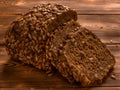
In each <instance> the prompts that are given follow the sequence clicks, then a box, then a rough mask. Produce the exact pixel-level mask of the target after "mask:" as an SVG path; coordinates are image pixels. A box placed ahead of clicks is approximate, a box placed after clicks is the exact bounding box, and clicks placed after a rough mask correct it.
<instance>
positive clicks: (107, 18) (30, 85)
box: [0, 0, 120, 90]
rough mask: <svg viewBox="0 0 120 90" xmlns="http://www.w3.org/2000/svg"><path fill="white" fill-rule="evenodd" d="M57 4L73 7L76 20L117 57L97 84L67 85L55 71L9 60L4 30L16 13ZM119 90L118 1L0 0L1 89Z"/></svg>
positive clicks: (119, 36)
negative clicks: (51, 73) (104, 76)
mask: <svg viewBox="0 0 120 90" xmlns="http://www.w3.org/2000/svg"><path fill="white" fill-rule="evenodd" d="M48 2H49V3H60V4H63V5H66V6H69V7H71V8H73V9H75V10H76V11H77V13H78V22H79V23H80V24H81V25H82V26H84V27H86V28H88V29H90V30H91V31H93V32H94V33H95V34H96V35H97V36H98V37H99V38H100V39H101V40H102V42H104V43H105V44H106V45H107V47H108V48H109V49H110V50H111V52H112V54H113V55H114V56H115V58H116V65H115V67H114V70H113V71H112V72H111V73H110V75H108V77H107V78H106V80H105V81H104V83H103V84H102V85H100V86H93V87H89V88H85V87H81V86H79V85H71V84H69V83H68V82H67V81H66V80H65V79H64V78H63V77H61V76H60V75H59V74H58V73H55V74H54V75H53V76H52V77H50V76H47V75H46V73H45V72H44V71H39V70H38V69H35V68H33V67H31V66H26V65H23V64H22V63H19V62H15V61H11V60H9V56H8V55H7V53H6V51H5V48H4V40H3V37H4V33H5V31H6V30H7V27H8V26H9V24H10V23H11V22H12V21H13V20H15V19H16V18H17V17H18V16H19V15H21V14H22V13H24V12H26V11H27V10H28V9H29V8H31V7H32V6H34V5H36V4H39V3H48ZM8 89H10V90H14V89H15V90H48V89H49V90H55V89H56V90H68V89H69V90H120V0H0V90H8Z"/></svg>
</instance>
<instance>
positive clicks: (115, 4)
mask: <svg viewBox="0 0 120 90" xmlns="http://www.w3.org/2000/svg"><path fill="white" fill-rule="evenodd" d="M39 3H59V4H63V5H66V6H69V7H71V8H73V9H76V10H77V11H78V14H118V15H119V14H120V12H119V11H120V1H119V0H109V1H105V0H104V1H103V0H59V1H58V0H49V2H48V1H47V0H14V1H11V0H10V1H8V0H2V1H1V2H0V4H1V5H0V10H1V11H0V14H2V15H6V14H19V13H21V12H25V11H26V10H27V9H28V8H31V7H33V6H34V5H36V4H39ZM88 3H89V4H88Z"/></svg>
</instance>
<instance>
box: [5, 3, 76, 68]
mask: <svg viewBox="0 0 120 90" xmlns="http://www.w3.org/2000/svg"><path fill="white" fill-rule="evenodd" d="M71 19H74V20H77V13H76V12H75V11H74V10H71V9H69V8H67V7H65V6H62V5H58V4H40V5H39V6H36V7H33V8H32V9H31V10H29V11H28V12H27V13H26V14H24V15H22V16H21V17H20V18H19V19H17V20H16V21H14V22H13V23H12V25H11V27H10V28H9V30H8V31H7V33H6V36H5V39H6V47H7V48H6V49H7V51H8V53H9V55H10V56H11V57H12V58H15V59H19V60H21V61H23V62H24V63H27V64H32V65H33V66H35V67H37V68H39V69H42V70H48V69H50V70H51V68H52V66H51V64H50V63H49V61H46V60H45V44H46V40H47V37H48V36H49V35H50V33H51V32H53V31H54V29H55V28H57V27H58V26H59V25H61V24H63V23H65V22H68V21H69V20H71ZM43 53H44V54H43ZM42 57H43V58H42ZM42 61H43V63H42ZM36 65H39V66H36ZM48 66H49V67H48Z"/></svg>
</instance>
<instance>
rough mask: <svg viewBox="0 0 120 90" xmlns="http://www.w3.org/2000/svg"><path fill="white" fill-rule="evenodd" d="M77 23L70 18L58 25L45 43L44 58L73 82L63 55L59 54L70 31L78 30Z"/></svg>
mask: <svg viewBox="0 0 120 90" xmlns="http://www.w3.org/2000/svg"><path fill="white" fill-rule="evenodd" d="M77 26H78V23H76V22H75V21H73V20H71V21H69V22H67V23H64V24H63V25H62V26H59V27H58V28H57V29H56V30H55V31H54V32H53V33H51V36H50V37H49V39H48V40H47V43H46V60H47V61H50V62H51V64H52V65H53V66H54V67H56V69H58V71H59V72H60V73H61V74H62V75H63V76H64V77H65V78H66V79H67V80H68V81H69V82H70V83H73V82H75V80H74V78H73V75H72V72H71V70H70V67H69V64H68V63H67V61H66V59H65V57H63V56H61V54H59V53H60V52H61V51H62V50H63V46H64V45H65V44H66V40H67V39H68V38H70V37H69V34H70V33H74V32H76V31H78V30H79V29H77Z"/></svg>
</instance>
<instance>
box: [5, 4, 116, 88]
mask: <svg viewBox="0 0 120 90" xmlns="http://www.w3.org/2000/svg"><path fill="white" fill-rule="evenodd" d="M76 20H77V13H76V12H75V11H74V10H71V9H70V8H68V7H65V6H62V5H59V4H40V5H38V6H35V7H33V8H32V9H31V10H29V11H28V12H27V13H25V14H24V15H22V16H21V17H20V18H19V19H17V20H16V21H14V22H13V23H12V24H11V26H10V27H9V29H8V31H7V32H6V35H5V46H6V50H7V51H8V54H9V55H10V57H11V58H12V59H15V60H20V61H22V62H23V63H25V64H30V65H32V66H34V67H36V68H38V69H40V70H45V71H47V72H50V71H52V70H53V68H56V70H58V71H59V73H60V74H61V75H62V76H63V77H64V78H65V79H67V80H68V81H69V82H70V83H75V82H79V83H80V84H81V85H82V86H90V85H95V84H98V83H102V81H103V79H104V78H105V77H106V76H107V73H108V72H109V71H110V69H111V68H113V66H114V64H115V58H114V56H113V55H112V54H111V53H110V51H109V50H108V49H107V47H106V46H105V44H103V43H102V42H101V41H100V39H99V38H98V37H97V36H96V35H95V34H94V33H92V32H91V31H90V30H88V29H86V28H84V27H82V26H81V25H80V24H79V23H77V22H76Z"/></svg>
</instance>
